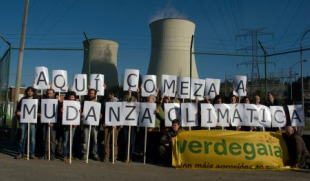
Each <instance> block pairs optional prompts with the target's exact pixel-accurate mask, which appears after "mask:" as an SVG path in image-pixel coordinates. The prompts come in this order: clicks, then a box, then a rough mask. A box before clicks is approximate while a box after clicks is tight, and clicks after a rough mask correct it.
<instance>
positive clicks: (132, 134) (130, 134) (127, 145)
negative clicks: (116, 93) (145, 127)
mask: <svg viewBox="0 0 310 181" xmlns="http://www.w3.org/2000/svg"><path fill="white" fill-rule="evenodd" d="M137 97H139V89H137V92H135V93H133V92H132V90H131V89H129V90H128V91H126V93H125V95H124V98H123V100H124V101H125V102H126V103H127V104H130V105H127V106H126V107H127V108H130V113H131V114H132V116H133V117H132V116H130V117H128V116H126V118H125V119H124V123H126V122H125V121H127V124H124V126H123V129H122V133H123V134H121V135H123V136H122V141H121V144H120V147H121V148H120V151H121V153H120V157H121V158H120V159H122V160H124V161H125V162H130V161H131V157H132V153H133V152H134V151H135V150H134V148H135V143H136V142H135V138H136V133H137V118H138V115H139V113H138V111H136V110H137V107H136V105H137V104H138V103H137V101H138V99H137ZM135 113H137V114H135ZM129 121H130V122H129ZM125 125H126V126H125Z"/></svg>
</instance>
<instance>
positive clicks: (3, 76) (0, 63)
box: [0, 47, 11, 126]
mask: <svg viewBox="0 0 310 181" xmlns="http://www.w3.org/2000/svg"><path fill="white" fill-rule="evenodd" d="M10 61H11V48H10V47H9V48H8V49H7V50H6V51H5V52H4V54H3V55H2V56H1V59H0V121H1V122H0V125H1V126H4V125H6V120H7V119H10V117H9V114H8V102H9V100H8V94H9V93H8V90H9V89H8V86H9V73H10V72H9V70H10Z"/></svg>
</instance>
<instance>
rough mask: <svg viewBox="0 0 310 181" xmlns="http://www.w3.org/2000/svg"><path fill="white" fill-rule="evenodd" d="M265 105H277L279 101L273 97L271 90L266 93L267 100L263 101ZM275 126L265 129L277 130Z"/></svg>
mask: <svg viewBox="0 0 310 181" xmlns="http://www.w3.org/2000/svg"><path fill="white" fill-rule="evenodd" d="M264 105H265V106H267V107H269V108H270V106H278V105H279V102H278V100H277V99H276V98H275V95H274V93H273V92H268V94H267V100H266V101H265V103H264ZM277 130H278V129H277V128H266V131H277Z"/></svg>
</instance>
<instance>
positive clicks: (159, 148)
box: [15, 87, 310, 168]
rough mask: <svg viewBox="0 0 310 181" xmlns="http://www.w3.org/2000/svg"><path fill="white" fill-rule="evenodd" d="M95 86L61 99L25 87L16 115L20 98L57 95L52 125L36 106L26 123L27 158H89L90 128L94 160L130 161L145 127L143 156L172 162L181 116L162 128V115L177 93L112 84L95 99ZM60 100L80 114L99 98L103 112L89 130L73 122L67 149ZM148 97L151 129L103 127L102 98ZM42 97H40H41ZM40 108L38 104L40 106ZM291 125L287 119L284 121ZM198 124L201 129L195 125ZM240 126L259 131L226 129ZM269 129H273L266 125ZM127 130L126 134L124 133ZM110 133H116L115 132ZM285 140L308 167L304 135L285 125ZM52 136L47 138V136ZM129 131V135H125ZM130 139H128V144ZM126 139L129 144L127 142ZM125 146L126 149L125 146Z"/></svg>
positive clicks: (293, 158)
mask: <svg viewBox="0 0 310 181" xmlns="http://www.w3.org/2000/svg"><path fill="white" fill-rule="evenodd" d="M96 94H97V91H96V90H95V89H89V90H88V94H87V96H85V97H83V99H81V97H80V96H79V97H78V96H76V94H75V92H73V91H68V92H67V93H66V95H65V96H64V98H63V97H62V96H61V95H59V94H55V91H54V90H53V89H47V90H46V92H45V94H44V95H41V96H40V97H38V96H37V94H36V90H35V89H34V88H33V87H28V88H27V89H26V90H25V96H24V97H23V98H22V99H21V100H20V102H19V104H18V105H17V108H16V115H17V117H19V116H20V115H21V103H22V100H23V99H39V100H40V99H58V100H59V104H58V105H59V106H58V116H57V117H58V121H57V123H55V124H42V123H40V109H39V110H38V123H37V124H33V123H30V124H29V125H30V129H29V130H30V147H29V155H30V158H31V159H36V158H37V157H44V158H47V157H48V153H49V148H50V153H51V160H53V159H55V158H56V157H60V158H61V159H62V160H63V161H64V162H67V161H68V156H69V153H68V152H69V151H68V150H69V149H72V150H73V157H74V158H75V159H77V158H79V159H82V160H86V159H87V153H86V152H87V145H88V135H89V131H90V145H91V146H90V151H91V152H90V157H91V158H92V159H93V160H96V161H99V160H102V161H104V162H110V161H111V160H112V159H114V160H118V161H124V162H130V161H131V159H136V158H139V156H141V155H143V144H144V140H143V139H144V136H143V133H144V131H145V129H147V131H148V132H149V134H150V136H148V138H147V139H148V142H147V143H148V144H147V147H148V152H147V156H150V157H149V158H150V159H151V160H152V161H158V160H162V161H165V162H166V163H171V155H172V154H171V152H172V151H171V150H172V149H171V146H172V139H173V137H175V136H176V135H177V134H178V133H179V132H181V131H182V128H181V126H180V120H177V119H176V120H173V121H172V127H170V128H168V127H165V115H164V104H165V103H172V102H174V103H180V102H181V101H180V100H179V99H177V98H172V99H171V98H170V97H167V96H160V95H161V94H160V93H158V95H159V96H155V95H150V96H149V97H147V98H143V97H141V95H140V94H139V90H138V91H137V92H132V91H131V90H129V91H125V92H122V93H121V94H122V96H120V95H118V91H117V90H116V89H110V90H109V91H107V94H106V96H104V97H100V99H97V95H96ZM63 100H70V101H80V102H81V111H80V112H81V116H83V112H82V110H83V105H84V101H95V102H99V103H101V105H102V106H101V115H100V124H99V126H92V127H91V129H89V126H87V125H83V124H80V125H73V126H72V134H71V137H72V140H73V146H72V148H69V139H70V136H69V126H67V125H62V124H61V123H62V113H63V104H62V102H63ZM119 101H124V102H149V103H156V105H157V107H156V121H155V128H141V127H130V126H107V125H106V124H105V121H106V120H105V116H104V115H105V111H104V110H105V102H119ZM39 102H40V101H39ZM195 102H196V103H198V104H199V103H212V104H221V103H223V102H224V100H223V98H222V97H221V96H219V95H218V96H216V97H215V98H214V99H213V100H209V99H208V98H207V97H205V99H204V100H203V101H198V100H195ZM229 103H230V104H236V103H245V104H249V103H252V104H257V105H259V104H262V103H261V97H260V95H258V94H256V95H255V96H254V97H253V101H251V99H250V97H243V98H242V100H239V97H237V96H235V95H231V96H230V99H229ZM263 104H264V105H266V106H268V107H269V106H274V105H279V103H278V101H277V100H276V99H275V95H274V94H273V93H272V92H269V93H268V96H267V100H266V102H265V103H263ZM39 108H40V106H39ZM287 123H288V124H289V123H290V121H287ZM27 126H28V124H27V123H20V124H19V128H20V129H19V130H20V134H19V135H20V136H19V141H18V154H17V155H16V157H15V158H16V159H20V158H23V156H24V155H25V153H26V152H25V144H26V137H27V130H28V128H27ZM48 127H49V128H50V135H49V134H48V133H47V129H48ZM195 129H201V128H195ZM228 129H235V130H243V131H260V128H256V127H237V128H228ZM270 131H273V130H270ZM128 132H130V134H128ZM113 133H114V135H113ZM286 135H287V136H286V137H285V138H286V141H287V145H288V150H289V156H290V163H289V164H290V165H291V166H294V167H303V168H304V167H306V166H307V165H308V166H310V163H309V161H310V155H309V152H308V151H307V148H306V146H305V143H304V142H303V140H302V138H301V137H300V136H298V134H296V130H294V128H293V127H291V126H290V125H288V127H287V128H286ZM49 136H50V137H49ZM113 136H114V145H112V144H111V142H112V141H111V140H112V137H113ZM128 136H130V138H129V137H128ZM48 138H50V145H48V143H49V142H48V141H47V140H48ZM129 142H130V143H129ZM128 143H129V144H130V145H129V146H128ZM111 148H113V150H114V152H113V153H114V154H113V153H112V154H113V155H112V154H111V152H112V151H111ZM127 148H129V149H127Z"/></svg>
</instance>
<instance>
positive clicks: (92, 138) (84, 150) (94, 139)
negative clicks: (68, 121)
mask: <svg viewBox="0 0 310 181" xmlns="http://www.w3.org/2000/svg"><path fill="white" fill-rule="evenodd" d="M88 131H89V125H84V128H83V139H84V140H83V144H82V154H83V156H86V154H87V145H88ZM97 138H98V129H97V126H92V127H91V132H90V141H91V142H92V143H93V144H92V149H91V150H92V155H93V157H97V156H98V139H97Z"/></svg>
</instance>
